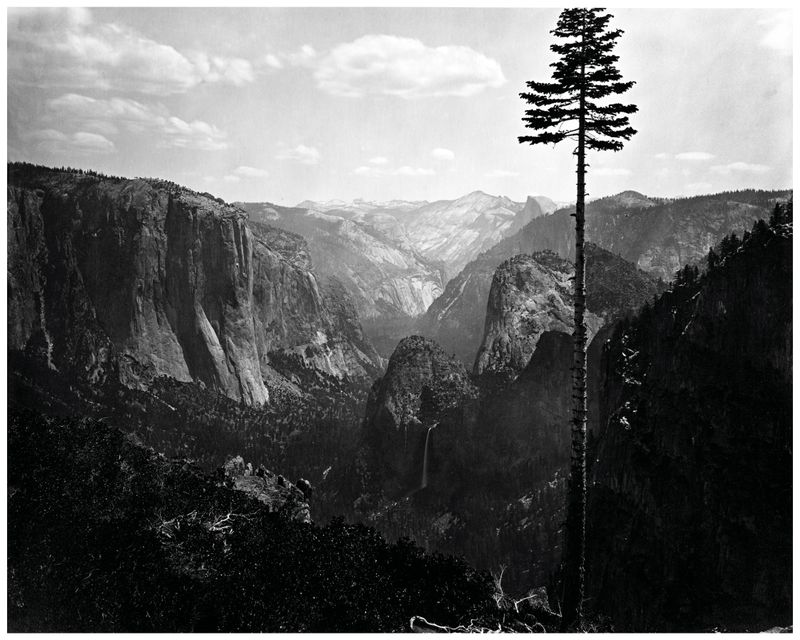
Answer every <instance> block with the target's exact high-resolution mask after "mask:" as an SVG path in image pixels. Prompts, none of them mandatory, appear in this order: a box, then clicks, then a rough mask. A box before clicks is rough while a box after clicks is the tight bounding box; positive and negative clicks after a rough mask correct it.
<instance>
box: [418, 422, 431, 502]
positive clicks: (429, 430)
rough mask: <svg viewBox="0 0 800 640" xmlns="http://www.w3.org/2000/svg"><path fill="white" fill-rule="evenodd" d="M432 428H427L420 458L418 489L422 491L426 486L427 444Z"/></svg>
mask: <svg viewBox="0 0 800 640" xmlns="http://www.w3.org/2000/svg"><path fill="white" fill-rule="evenodd" d="M434 426H435V425H433V426H430V427H428V433H427V434H426V435H425V455H424V456H423V458H422V481H421V482H420V483H419V488H420V489H424V488H425V487H427V486H428V443H429V442H430V439H431V431H432V430H433V427H434Z"/></svg>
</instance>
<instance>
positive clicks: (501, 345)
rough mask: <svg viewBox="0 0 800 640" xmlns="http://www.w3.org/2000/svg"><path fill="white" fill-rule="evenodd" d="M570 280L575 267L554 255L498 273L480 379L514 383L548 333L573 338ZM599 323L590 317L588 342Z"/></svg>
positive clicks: (478, 363) (526, 259) (514, 263)
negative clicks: (494, 377) (498, 377)
mask: <svg viewBox="0 0 800 640" xmlns="http://www.w3.org/2000/svg"><path fill="white" fill-rule="evenodd" d="M571 275H572V269H571V268H570V263H569V262H567V261H566V260H563V259H561V258H559V257H558V256H557V255H556V254H554V253H550V252H540V253H537V254H534V255H533V256H527V255H519V256H515V257H513V258H511V259H509V260H506V261H505V262H504V263H503V264H501V265H500V266H499V267H497V269H496V271H495V272H494V278H493V280H492V288H491V290H490V291H489V304H488V307H487V311H486V329H485V335H484V340H483V345H482V346H481V348H480V350H479V351H478V356H477V358H476V360H475V373H476V374H477V375H480V374H483V373H493V374H498V375H504V374H507V375H511V376H512V377H513V376H515V375H516V374H517V373H518V372H520V371H522V370H523V369H524V368H525V366H526V365H527V364H528V362H529V361H530V359H531V355H532V354H533V352H534V350H535V349H536V345H537V343H538V342H539V337H540V336H541V335H542V334H543V333H544V332H545V331H561V332H563V333H570V332H571V330H572V326H571V325H572V321H571V317H572V294H571V291H570V288H571V280H570V278H571ZM600 323H601V320H600V318H598V317H597V316H596V315H594V314H593V313H591V312H588V313H587V314H586V325H587V331H588V339H589V340H591V337H592V336H593V335H594V334H595V332H596V331H597V328H598V327H599V325H600Z"/></svg>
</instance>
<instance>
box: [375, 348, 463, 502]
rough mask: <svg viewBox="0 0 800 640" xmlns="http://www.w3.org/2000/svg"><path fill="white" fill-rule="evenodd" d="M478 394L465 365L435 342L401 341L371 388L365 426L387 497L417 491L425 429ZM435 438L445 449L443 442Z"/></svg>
mask: <svg viewBox="0 0 800 640" xmlns="http://www.w3.org/2000/svg"><path fill="white" fill-rule="evenodd" d="M476 394H477V391H476V389H475V387H474V385H473V384H472V382H471V381H470V379H469V375H468V374H467V371H466V369H465V367H464V365H463V364H461V362H459V361H458V360H457V359H455V358H454V357H452V356H449V355H447V354H446V353H445V352H444V351H443V350H442V349H441V347H439V345H437V344H436V343H435V342H433V341H431V340H427V339H426V338H422V337H420V336H410V337H408V338H404V339H403V340H401V341H400V343H399V344H398V345H397V348H396V349H395V352H394V353H393V354H392V357H391V358H390V360H389V365H388V367H387V369H386V374H385V375H384V376H383V377H382V378H380V379H379V380H377V381H376V382H375V384H374V385H373V386H372V390H371V392H370V395H369V398H368V400H367V408H366V417H365V422H364V434H365V439H366V443H367V444H368V446H369V447H370V448H371V454H372V456H374V458H373V460H374V461H375V462H374V465H375V466H376V467H377V468H380V469H381V470H382V475H383V478H384V479H385V481H386V482H385V485H384V487H383V488H384V490H385V491H386V492H387V493H389V494H394V493H397V492H398V491H402V490H408V489H416V488H419V487H418V485H417V484H415V483H416V482H417V481H418V480H419V474H420V472H421V469H422V462H423V460H422V456H423V455H424V450H423V448H424V445H425V439H426V436H427V433H428V429H429V428H431V427H434V428H435V427H436V426H437V424H438V422H439V419H440V418H441V417H442V416H443V415H444V414H445V413H447V412H453V411H456V412H457V411H461V410H462V407H463V404H464V402H465V401H468V400H470V399H474V398H475V397H476ZM457 435H458V434H447V436H448V437H449V438H453V437H457ZM437 436H439V433H438V432H437ZM437 439H438V441H439V445H440V446H442V447H445V450H446V449H447V447H446V445H445V442H444V440H442V438H440V437H438V438H437Z"/></svg>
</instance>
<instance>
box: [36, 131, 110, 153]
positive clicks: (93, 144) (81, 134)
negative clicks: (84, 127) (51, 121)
mask: <svg viewBox="0 0 800 640" xmlns="http://www.w3.org/2000/svg"><path fill="white" fill-rule="evenodd" d="M26 137H27V138H28V139H29V140H30V141H31V142H33V143H34V144H35V145H36V147H37V148H38V149H40V150H41V151H45V152H47V153H80V154H84V153H101V154H106V153H113V152H114V151H116V147H115V146H114V143H113V142H112V141H111V140H109V139H108V138H106V137H105V136H102V135H100V134H98V133H90V132H88V131H78V132H76V133H73V134H66V133H63V132H61V131H58V130H57V129H39V130H37V131H33V132H31V133H30V134H28V135H27V136H26Z"/></svg>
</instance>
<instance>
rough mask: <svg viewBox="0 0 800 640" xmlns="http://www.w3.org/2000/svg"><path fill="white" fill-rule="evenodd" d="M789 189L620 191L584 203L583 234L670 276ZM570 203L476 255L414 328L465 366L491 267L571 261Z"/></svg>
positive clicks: (479, 331) (763, 214)
mask: <svg viewBox="0 0 800 640" xmlns="http://www.w3.org/2000/svg"><path fill="white" fill-rule="evenodd" d="M790 193H791V192H789V191H754V190H747V191H737V192H729V193H719V194H714V195H706V196H697V197H694V198H682V199H677V200H667V199H664V198H651V197H648V196H644V195H642V194H640V193H637V192H635V191H625V192H622V193H619V194H617V195H614V196H610V197H607V198H601V199H599V200H595V201H593V202H590V203H588V204H587V206H586V239H587V241H591V242H593V243H595V244H596V245H598V246H599V247H601V248H603V249H606V250H608V251H611V252H612V253H615V254H617V255H619V256H620V257H622V258H624V259H625V260H627V261H629V262H632V263H633V264H634V265H635V266H636V267H638V268H639V269H641V270H642V271H645V272H647V273H649V274H650V275H651V276H654V277H656V278H661V279H663V280H664V281H669V280H671V279H672V276H673V275H674V273H675V271H677V270H678V269H680V268H681V267H682V266H684V265H686V264H690V263H694V262H697V261H699V260H701V259H702V258H703V257H704V256H705V254H706V253H707V251H708V249H709V248H710V247H711V246H713V245H714V244H716V243H717V242H719V241H720V240H721V239H722V238H723V237H724V236H725V235H727V234H729V233H731V232H738V233H740V234H741V233H742V232H743V231H745V230H746V229H749V228H750V226H752V224H753V222H754V221H755V220H758V219H763V218H768V217H769V215H770V213H771V212H772V209H773V207H774V205H775V203H776V202H777V201H781V200H785V199H786V198H787V197H788V196H789V195H790ZM573 212H574V207H568V208H564V209H560V210H558V211H556V212H554V213H553V214H551V215H545V216H539V217H537V218H535V219H533V220H531V221H530V222H528V223H527V224H526V225H525V226H524V227H523V228H522V229H520V230H519V231H518V232H517V233H515V234H513V235H510V236H508V237H506V238H504V239H503V240H501V241H500V242H498V243H497V244H495V245H494V246H493V247H492V248H491V249H489V250H488V251H486V252H484V253H482V254H480V255H479V256H478V257H477V258H476V259H474V260H473V261H472V262H470V263H468V264H467V265H466V266H465V267H464V269H463V270H462V271H461V272H460V273H459V274H458V275H456V276H455V277H454V278H453V279H452V280H450V281H449V282H448V283H447V285H446V287H445V291H444V293H443V294H442V295H441V296H440V297H439V298H437V299H436V300H435V301H434V302H433V304H432V305H431V306H430V307H429V309H428V311H427V312H426V314H425V316H423V317H422V318H421V319H420V321H419V323H418V324H417V327H416V328H417V330H418V331H419V332H420V333H421V334H422V335H425V336H428V337H430V338H433V339H434V340H436V341H437V342H438V343H439V344H441V345H442V347H443V348H444V349H445V350H447V351H450V352H453V353H455V354H456V355H457V356H458V357H459V358H461V359H462V361H463V362H464V363H465V364H467V365H468V366H471V364H472V362H473V360H474V358H475V353H476V352H477V349H478V345H479V343H480V340H481V338H482V336H483V316H484V312H485V310H486V304H487V301H488V297H489V289H490V286H491V281H492V276H493V275H494V271H495V268H496V267H497V266H498V265H499V264H500V263H501V262H503V261H504V260H507V259H508V258H511V257H512V256H515V255H517V254H520V253H534V252H536V251H543V250H550V251H554V252H555V253H557V254H559V255H560V256H562V257H564V258H567V259H572V257H573V256H574V252H575V246H574V245H575V240H574V219H573V218H572V215H571V214H572V213H573Z"/></svg>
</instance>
